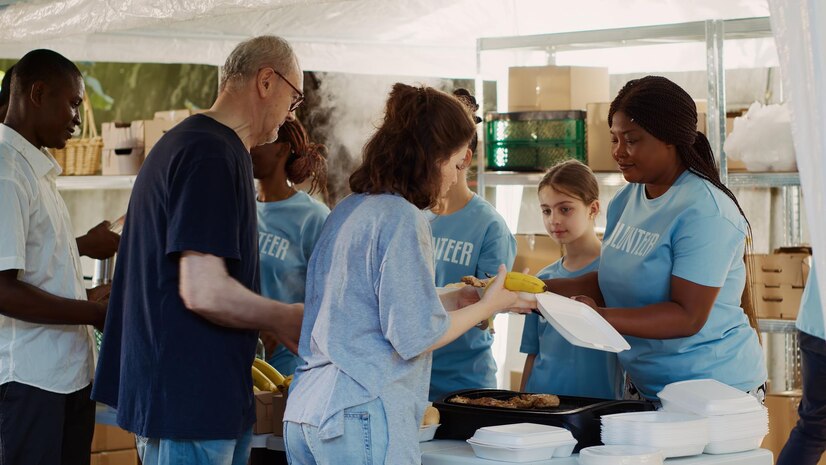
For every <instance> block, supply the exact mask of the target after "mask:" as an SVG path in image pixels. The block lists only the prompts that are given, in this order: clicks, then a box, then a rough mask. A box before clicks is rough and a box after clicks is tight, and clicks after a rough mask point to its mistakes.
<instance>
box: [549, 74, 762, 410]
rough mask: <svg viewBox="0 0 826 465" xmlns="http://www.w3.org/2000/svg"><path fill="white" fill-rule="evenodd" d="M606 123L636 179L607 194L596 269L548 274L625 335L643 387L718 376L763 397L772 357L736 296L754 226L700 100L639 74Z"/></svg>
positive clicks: (629, 362) (626, 361) (553, 284)
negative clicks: (702, 120)
mask: <svg viewBox="0 0 826 465" xmlns="http://www.w3.org/2000/svg"><path fill="white" fill-rule="evenodd" d="M608 124H609V126H610V127H611V139H612V150H613V153H612V155H613V157H614V159H615V160H616V162H617V164H618V165H619V169H620V171H622V174H623V176H624V177H625V179H626V180H627V181H628V182H629V183H630V184H628V185H626V186H624V187H623V188H622V189H620V190H619V192H617V194H616V196H615V197H614V198H613V199H612V200H611V203H610V204H609V205H608V211H607V227H606V229H605V236H604V240H603V245H602V255H601V261H600V267H599V271H598V272H596V273H591V274H590V275H585V276H583V277H582V278H576V279H569V280H551V281H549V282H548V284H549V287H550V289H551V290H553V291H555V292H559V293H561V294H564V295H568V296H574V298H575V299H577V300H579V301H582V302H585V303H587V304H589V305H591V306H592V307H594V308H595V309H596V310H597V311H598V312H599V313H600V314H601V315H602V316H603V317H604V318H605V319H606V320H608V322H609V323H611V325H612V326H614V327H615V328H616V329H617V330H618V331H619V332H620V333H622V334H623V335H625V336H626V338H627V339H628V342H629V344H630V345H631V350H628V351H625V352H621V353H620V354H619V358H620V362H621V363H622V365H623V368H624V369H625V370H626V372H627V373H628V375H629V377H630V380H631V381H632V382H633V384H634V386H636V388H637V389H638V390H639V392H640V393H641V394H642V395H643V396H644V397H646V398H648V399H656V398H657V393H658V392H659V391H660V390H662V388H663V387H664V386H665V385H667V384H669V383H673V382H676V381H684V380H690V379H703V378H711V379H715V380H717V381H720V382H723V383H725V384H728V385H730V386H734V387H736V388H738V389H741V390H743V391H747V392H751V393H752V394H754V395H755V396H756V397H758V398H759V399H761V400H762V396H763V392H764V390H763V388H762V387H763V384H764V383H765V381H766V378H767V371H766V364H765V360H764V356H763V352H762V349H761V347H760V343H759V339H758V336H757V332H756V331H755V330H754V328H753V327H752V326H751V324H750V322H753V321H754V318H753V313H752V311H751V306H750V305H748V304H747V302H741V297H742V295H743V289H744V286H745V282H746V265H745V261H744V260H743V257H744V253H745V247H746V241H747V238H748V237H749V235H750V226H749V223H748V221H747V220H746V217H745V215H744V214H743V210H742V209H741V208H740V205H739V204H738V202H737V199H736V198H735V196H734V194H732V192H731V191H730V190H729V189H728V188H726V187H725V186H724V185H723V184H722V183H721V182H720V177H719V174H718V172H717V167H716V163H715V159H714V154H713V153H712V151H711V147H710V145H709V143H708V140H707V139H706V138H705V136H704V135H703V134H702V133H700V132H698V131H697V130H696V127H697V108H696V106H695V104H694V101H693V100H692V99H691V97H690V96H689V95H688V93H687V92H685V91H684V90H683V89H682V88H680V87H679V86H678V85H676V84H674V83H673V82H671V81H669V80H668V79H666V78H663V77H658V76H647V77H644V78H641V79H635V80H632V81H630V82H628V83H627V84H626V85H625V86H624V87H623V88H622V89H621V90H620V92H619V94H618V95H617V97H616V98H615V99H614V101H613V102H612V103H611V108H610V111H609V116H608ZM743 304H746V305H743ZM744 307H745V310H744Z"/></svg>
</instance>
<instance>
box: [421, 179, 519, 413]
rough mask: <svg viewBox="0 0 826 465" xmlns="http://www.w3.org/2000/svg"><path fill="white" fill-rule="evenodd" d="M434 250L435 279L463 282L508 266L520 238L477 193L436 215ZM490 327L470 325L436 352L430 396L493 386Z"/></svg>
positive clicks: (445, 282)
mask: <svg viewBox="0 0 826 465" xmlns="http://www.w3.org/2000/svg"><path fill="white" fill-rule="evenodd" d="M430 227H431V228H432V230H433V253H434V257H435V259H436V285H437V286H440V287H441V286H444V285H446V284H450V283H457V282H459V281H460V280H461V279H462V277H463V276H476V277H477V278H486V277H487V276H486V275H485V273H489V274H491V275H495V274H496V272H497V271H498V270H499V265H501V264H503V263H504V264H505V266H507V267H508V269H510V268H511V267H512V266H513V260H514V258H515V257H516V239H514V237H513V234H511V232H510V230H509V229H508V225H507V224H506V223H505V219H504V218H502V215H500V214H499V213H498V212H497V211H496V209H494V208H493V206H492V205H491V204H489V203H488V202H486V201H485V200H484V199H482V198H481V197H479V196H478V195H475V194H474V196H473V198H472V199H471V200H470V202H468V204H467V205H465V207H464V208H462V209H461V210H459V211H457V212H455V213H452V214H450V215H434V219H433V220H432V221H431V222H430ZM491 345H493V335H491V333H490V331H489V330H481V329H479V328H471V329H470V330H469V331H468V332H466V333H465V334H463V335H462V336H460V337H459V338H457V339H456V340H455V341H453V342H451V343H450V344H448V345H446V346H444V347H442V348H440V349H438V350H436V351H435V352H433V369H432V371H431V376H430V400H437V399H440V398H441V397H443V396H444V395H446V394H448V393H450V392H453V391H458V390H460V389H472V388H495V387H496V362H495V361H494V360H493V353H492V352H491Z"/></svg>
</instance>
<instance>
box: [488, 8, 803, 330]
mask: <svg viewBox="0 0 826 465" xmlns="http://www.w3.org/2000/svg"><path fill="white" fill-rule="evenodd" d="M769 37H772V33H771V24H770V21H769V18H768V17H759V18H742V19H730V20H708V21H695V22H687V23H679V24H665V25H657V26H643V27H632V28H618V29H603V30H594V31H581V32H563V33H556V34H539V35H529V36H511V37H489V38H480V39H479V40H478V41H477V43H476V70H477V80H476V83H477V88H479V86H481V83H482V79H483V76H482V57H483V54H484V53H485V52H489V51H495V50H498V51H505V50H540V51H545V52H546V53H548V56H549V61H550V62H552V61H553V56H554V54H555V53H556V52H564V51H578V50H593V49H604V48H618V47H635V46H644V45H662V44H674V43H686V42H705V44H706V57H707V58H706V72H707V75H708V93H707V102H708V110H707V117H708V122H707V124H708V131H707V136H708V139H709V142H710V143H711V147H712V149H713V150H714V153H716V154H718V155H719V156H720V177H721V180H722V181H723V182H724V183H725V184H726V185H728V186H730V187H736V188H749V187H753V188H779V189H781V191H782V194H783V197H784V203H785V213H784V219H785V221H786V225H787V231H786V234H785V237H784V242H785V244H786V245H794V244H799V243H800V242H801V226H800V214H801V199H800V193H801V191H800V187H799V186H800V177H799V175H798V174H797V173H749V172H745V173H741V172H732V173H729V172H728V166H727V165H728V164H727V162H726V156H725V152H724V150H723V144H724V142H725V130H726V126H725V125H726V95H725V72H724V71H725V70H724V66H723V52H724V44H725V41H726V40H733V39H734V40H736V39H757V38H769ZM481 94H482V93H481V92H477V98H479V97H481V96H482V95H481ZM482 105H483V102H481V101H480V106H482ZM477 166H478V178H477V182H478V184H477V186H478V192H480V193H482V195H484V193H485V188H486V187H487V186H502V185H534V186H535V185H536V184H537V183H538V182H539V180H540V179H541V177H542V174H541V173H508V172H490V171H488V172H486V171H485V154H484V151H480V152H479V154H478V155H477ZM597 177H598V179H599V180H600V183H603V184H604V185H608V186H619V185H622V184H624V182H625V181H624V179H622V175H621V174H619V173H598V176H597ZM760 328H761V331H765V332H773V333H777V332H780V333H794V332H795V327H794V322H793V321H784V320H761V322H760Z"/></svg>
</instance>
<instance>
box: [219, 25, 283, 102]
mask: <svg viewBox="0 0 826 465" xmlns="http://www.w3.org/2000/svg"><path fill="white" fill-rule="evenodd" d="M268 66H272V67H273V68H274V69H275V70H276V71H278V72H280V73H287V72H289V71H292V70H293V69H296V68H297V67H298V59H297V58H296V56H295V52H294V51H293V48H292V47H291V46H290V44H289V43H288V42H287V41H286V40H284V39H282V38H281V37H278V36H258V37H253V38H252V39H249V40H245V41H244V42H241V43H240V44H238V45H237V46H236V47H235V49H233V50H232V53H230V54H229V56H228V57H227V61H226V63H224V66H223V67H222V68H221V73H220V74H221V76H220V80H219V83H218V89H219V90H221V91H223V90H224V89H225V88H226V86H227V84H229V83H231V82H233V81H235V82H246V81H247V80H248V79H250V78H252V77H253V76H255V75H256V73H258V70H260V69H261V68H266V67H268Z"/></svg>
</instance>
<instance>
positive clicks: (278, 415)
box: [271, 393, 287, 436]
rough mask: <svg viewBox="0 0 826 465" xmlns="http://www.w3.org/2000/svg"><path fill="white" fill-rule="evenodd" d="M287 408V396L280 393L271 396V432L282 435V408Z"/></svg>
mask: <svg viewBox="0 0 826 465" xmlns="http://www.w3.org/2000/svg"><path fill="white" fill-rule="evenodd" d="M286 408H287V396H284V395H282V394H280V393H278V394H274V395H273V396H272V417H271V418H272V427H271V430H272V434H273V435H275V436H283V435H284V410H286Z"/></svg>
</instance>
